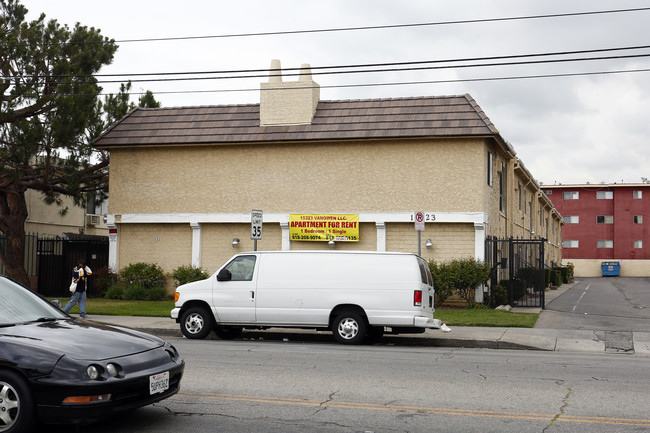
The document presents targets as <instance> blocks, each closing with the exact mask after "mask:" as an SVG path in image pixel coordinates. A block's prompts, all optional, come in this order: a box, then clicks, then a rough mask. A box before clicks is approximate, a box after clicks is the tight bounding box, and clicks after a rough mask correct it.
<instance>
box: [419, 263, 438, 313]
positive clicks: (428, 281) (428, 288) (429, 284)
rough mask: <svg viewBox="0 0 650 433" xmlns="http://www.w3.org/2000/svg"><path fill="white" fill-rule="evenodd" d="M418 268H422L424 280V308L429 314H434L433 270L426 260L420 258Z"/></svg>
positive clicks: (421, 275) (421, 274)
mask: <svg viewBox="0 0 650 433" xmlns="http://www.w3.org/2000/svg"><path fill="white" fill-rule="evenodd" d="M418 266H419V267H420V277H421V279H422V287H423V289H424V290H422V308H423V309H424V310H426V311H427V312H431V313H433V310H434V305H433V299H434V293H435V292H434V287H433V277H432V276H431V269H429V264H428V263H427V261H426V260H424V259H423V258H421V257H418Z"/></svg>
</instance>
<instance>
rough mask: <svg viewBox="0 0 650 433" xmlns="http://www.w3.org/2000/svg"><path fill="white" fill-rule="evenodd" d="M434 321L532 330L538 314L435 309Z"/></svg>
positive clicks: (470, 309) (451, 324)
mask: <svg viewBox="0 0 650 433" xmlns="http://www.w3.org/2000/svg"><path fill="white" fill-rule="evenodd" d="M434 317H435V318H436V319H440V320H442V322H443V323H446V324H447V325H449V326H495V327H503V328H532V327H534V326H535V322H537V319H538V318H539V313H511V312H509V311H501V310H490V309H482V308H481V309H473V308H467V309H449V310H440V309H436V312H435V313H434Z"/></svg>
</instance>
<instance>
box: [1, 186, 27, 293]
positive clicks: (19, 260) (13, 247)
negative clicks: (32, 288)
mask: <svg viewBox="0 0 650 433" xmlns="http://www.w3.org/2000/svg"><path fill="white" fill-rule="evenodd" d="M26 220H27V202H26V201H25V191H22V190H21V191H9V192H7V191H0V232H2V233H3V234H4V235H5V236H6V237H7V250H6V251H4V250H3V249H2V248H0V260H2V263H3V264H4V266H5V270H6V273H7V276H8V277H9V278H11V279H12V280H14V281H16V282H18V283H20V284H23V285H25V286H27V287H29V277H28V275H27V271H26V270H25V221H26Z"/></svg>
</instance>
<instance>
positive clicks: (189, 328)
mask: <svg viewBox="0 0 650 433" xmlns="http://www.w3.org/2000/svg"><path fill="white" fill-rule="evenodd" d="M213 327H214V319H213V318H212V313H210V312H209V311H208V310H207V309H205V308H203V307H192V308H188V309H187V311H185V312H184V313H183V315H182V316H181V332H182V333H183V335H184V336H185V337H187V338H192V339H201V338H205V337H207V336H208V334H209V333H210V331H212V328H213Z"/></svg>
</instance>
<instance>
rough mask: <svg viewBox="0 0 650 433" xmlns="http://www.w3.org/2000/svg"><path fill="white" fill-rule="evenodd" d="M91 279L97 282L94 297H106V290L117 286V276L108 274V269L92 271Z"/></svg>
mask: <svg viewBox="0 0 650 433" xmlns="http://www.w3.org/2000/svg"><path fill="white" fill-rule="evenodd" d="M93 277H94V278H95V281H96V282H97V290H96V293H95V296H97V297H100V298H104V297H107V293H108V290H109V289H110V288H111V287H113V286H114V285H116V284H117V274H114V273H112V272H110V271H109V270H108V268H101V269H97V270H95V271H93Z"/></svg>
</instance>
